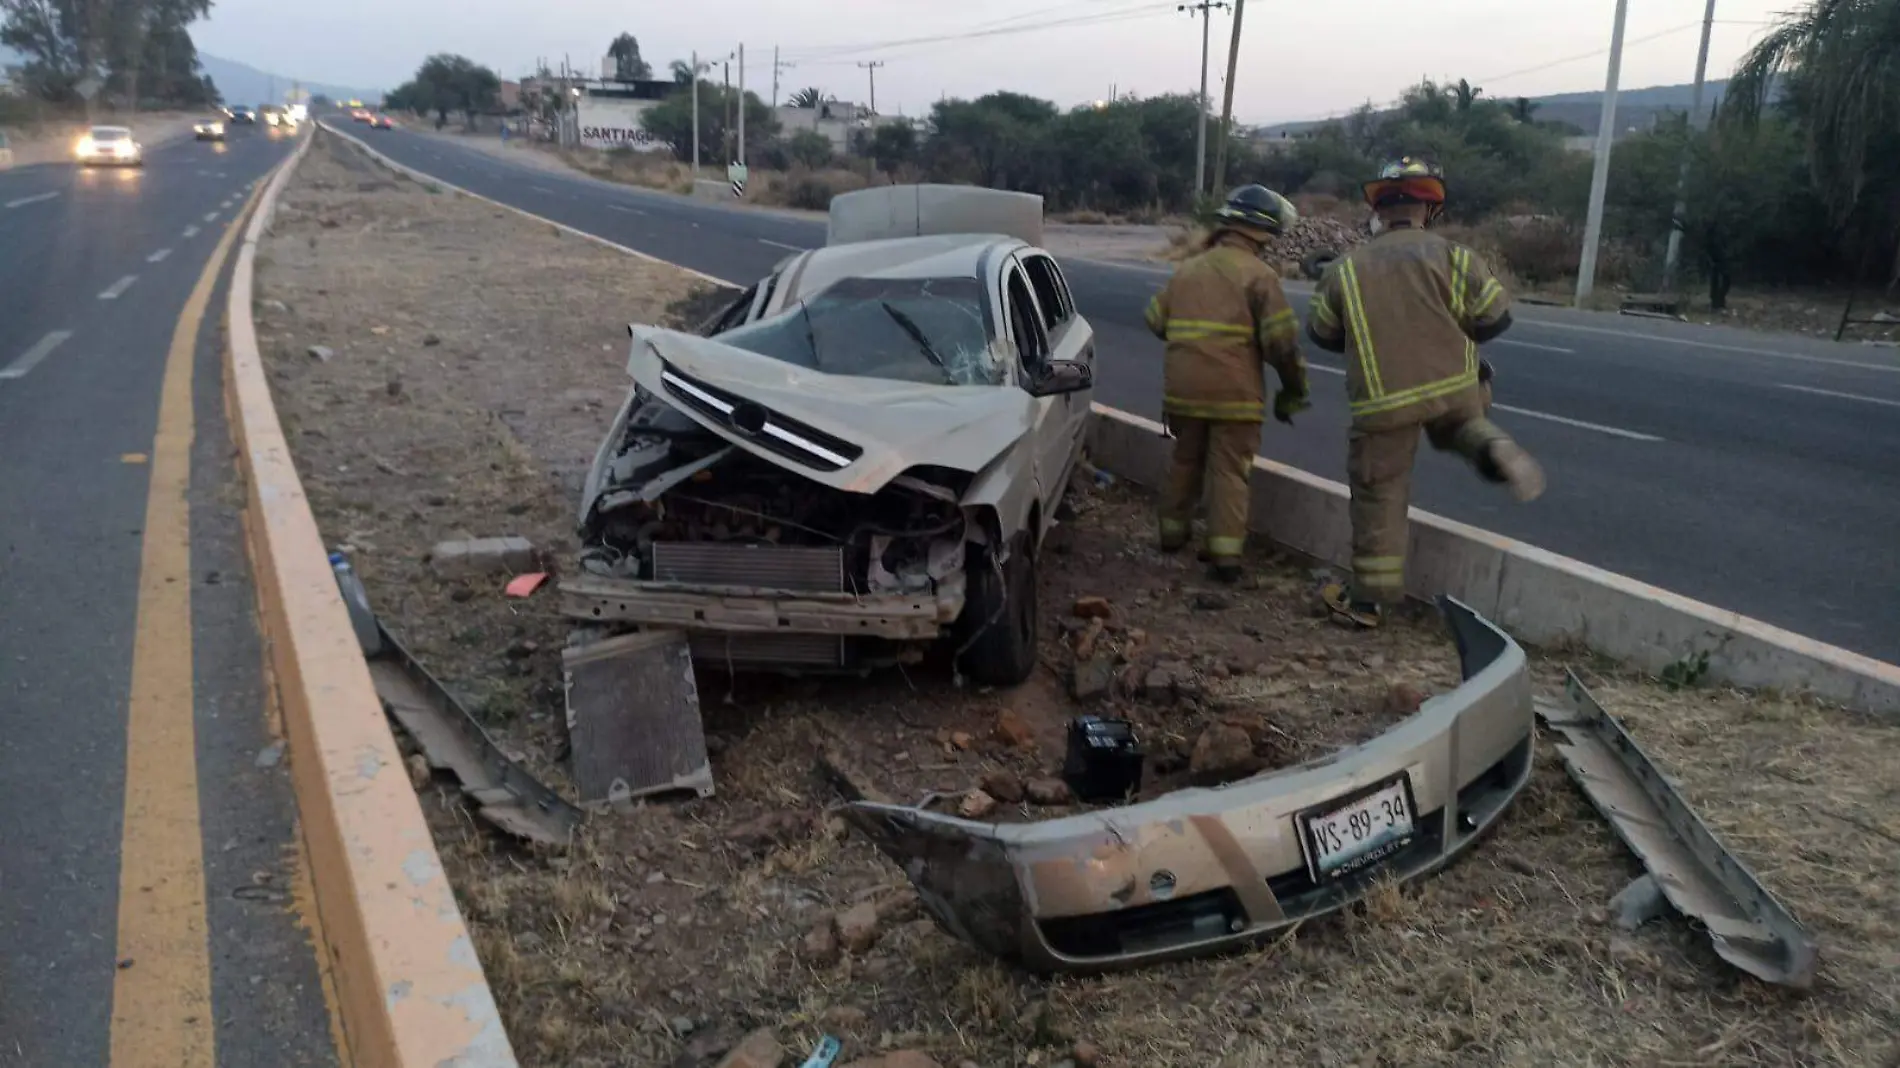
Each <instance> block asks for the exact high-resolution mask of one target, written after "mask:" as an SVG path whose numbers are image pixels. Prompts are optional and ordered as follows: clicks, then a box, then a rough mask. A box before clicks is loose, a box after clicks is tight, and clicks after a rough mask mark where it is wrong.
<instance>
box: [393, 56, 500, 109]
mask: <svg viewBox="0 0 1900 1068" xmlns="http://www.w3.org/2000/svg"><path fill="white" fill-rule="evenodd" d="M500 99H501V79H500V78H498V77H496V75H495V72H494V71H492V70H489V69H488V68H487V67H484V66H482V65H480V64H478V63H476V62H475V61H474V60H472V59H469V58H467V57H465V56H457V55H450V54H448V53H441V54H438V55H433V56H430V57H429V58H428V59H425V60H423V61H422V66H421V67H419V68H417V70H416V76H415V77H414V78H412V79H410V80H409V81H407V82H404V83H403V84H402V85H400V86H398V87H397V88H396V89H395V90H394V91H393V92H391V93H389V94H387V95H386V96H384V98H383V106H384V107H385V108H391V109H396V110H402V111H414V112H418V113H426V112H430V111H433V112H435V116H436V125H437V126H441V125H442V124H444V123H446V122H448V121H449V112H451V111H459V112H461V113H462V114H463V116H464V117H465V118H466V119H467V120H468V121H470V122H473V121H474V117H475V115H476V114H478V113H481V112H487V111H492V110H494V109H495V107H496V106H497V105H498V104H499V103H500Z"/></svg>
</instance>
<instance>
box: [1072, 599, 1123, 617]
mask: <svg viewBox="0 0 1900 1068" xmlns="http://www.w3.org/2000/svg"><path fill="white" fill-rule="evenodd" d="M1114 614H1115V606H1114V605H1112V604H1109V603H1108V598H1106V597H1078V598H1077V599H1076V602H1075V615H1076V617H1077V618H1078V619H1107V618H1108V617H1110V616H1112V615H1114Z"/></svg>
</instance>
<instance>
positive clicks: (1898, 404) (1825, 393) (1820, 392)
mask: <svg viewBox="0 0 1900 1068" xmlns="http://www.w3.org/2000/svg"><path fill="white" fill-rule="evenodd" d="M1776 385H1778V386H1780V387H1781V388H1782V389H1792V390H1794V391H1795V392H1797V393H1812V394H1814V395H1816V396H1819V397H1839V398H1840V399H1841V400H1851V401H1860V402H1861V403H1862V404H1884V405H1886V406H1887V407H1889V408H1900V401H1896V400H1887V399H1886V398H1884V397H1862V396H1860V395H1858V394H1854V393H1838V392H1836V391H1834V390H1831V389H1815V388H1814V387H1813V386H1797V385H1794V384H1792V383H1788V382H1777V383H1776Z"/></svg>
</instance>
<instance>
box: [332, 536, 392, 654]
mask: <svg viewBox="0 0 1900 1068" xmlns="http://www.w3.org/2000/svg"><path fill="white" fill-rule="evenodd" d="M330 570H331V571H334V572H336V587H337V589H338V590H339V591H340V592H341V593H342V594H343V607H345V608H347V609H349V612H350V626H351V627H353V628H355V630H356V641H357V644H359V645H361V646H362V647H363V655H364V656H375V655H376V654H377V653H380V652H382V651H383V638H382V633H381V632H380V631H378V630H377V629H376V613H374V612H372V611H370V610H369V591H368V590H366V589H364V588H363V580H362V579H360V578H357V577H356V569H355V568H353V567H351V566H350V560H349V557H347V556H344V555H343V554H342V553H331V554H330Z"/></svg>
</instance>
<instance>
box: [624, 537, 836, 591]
mask: <svg viewBox="0 0 1900 1068" xmlns="http://www.w3.org/2000/svg"><path fill="white" fill-rule="evenodd" d="M844 567H845V563H844V551H843V550H842V549H838V548H835V547H833V548H822V547H805V546H794V545H745V544H735V543H730V542H676V541H659V542H654V543H653V580H654V581H655V582H677V583H683V584H686V585H691V586H751V587H756V588H758V589H762V590H794V591H801V592H808V593H842V592H844V589H845V581H844Z"/></svg>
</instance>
